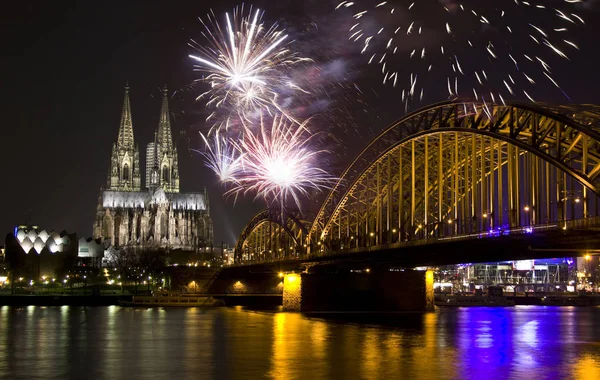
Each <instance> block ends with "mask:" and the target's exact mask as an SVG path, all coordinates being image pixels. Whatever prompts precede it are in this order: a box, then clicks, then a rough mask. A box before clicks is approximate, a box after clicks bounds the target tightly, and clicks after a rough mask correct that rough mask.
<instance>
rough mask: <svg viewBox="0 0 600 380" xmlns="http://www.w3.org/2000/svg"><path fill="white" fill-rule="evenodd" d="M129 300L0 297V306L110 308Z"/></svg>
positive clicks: (122, 297) (124, 297) (115, 297)
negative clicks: (120, 301) (121, 301)
mask: <svg viewBox="0 0 600 380" xmlns="http://www.w3.org/2000/svg"><path fill="white" fill-rule="evenodd" d="M131 299H132V296H128V295H105V296H95V295H6V296H0V306H111V305H118V304H119V300H124V301H131Z"/></svg>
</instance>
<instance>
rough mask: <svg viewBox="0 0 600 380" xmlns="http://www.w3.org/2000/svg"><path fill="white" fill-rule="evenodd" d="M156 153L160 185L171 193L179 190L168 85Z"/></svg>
mask: <svg viewBox="0 0 600 380" xmlns="http://www.w3.org/2000/svg"><path fill="white" fill-rule="evenodd" d="M155 140H156V141H155V147H154V149H155V151H154V152H155V154H156V157H157V164H158V169H159V172H158V173H159V176H160V186H161V187H162V188H163V189H164V191H166V192H169V193H178V192H179V167H178V166H179V165H178V159H177V148H176V147H175V145H174V144H173V135H172V134H171V118H170V116H169V97H168V92H167V87H166V86H165V87H164V89H163V100H162V107H161V110H160V119H159V122H158V130H157V133H156V139H155Z"/></svg>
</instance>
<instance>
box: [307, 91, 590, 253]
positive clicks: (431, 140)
mask: <svg viewBox="0 0 600 380" xmlns="http://www.w3.org/2000/svg"><path fill="white" fill-rule="evenodd" d="M556 109H558V110H559V111H560V112H562V113H565V108H564V107H563V108H555V109H550V108H541V107H537V106H535V107H534V106H523V105H507V106H502V105H486V104H477V103H464V102H460V103H457V102H445V103H440V104H437V105H433V106H431V107H428V108H425V109H422V110H420V111H417V112H415V113H413V114H411V115H409V116H407V117H405V118H403V119H401V120H400V121H398V122H397V123H395V124H394V125H392V126H391V127H390V128H388V129H387V130H385V131H384V132H383V133H381V134H380V135H379V136H378V137H377V138H376V139H375V140H374V141H373V142H372V143H371V144H370V145H369V146H368V147H367V148H366V149H365V150H364V151H363V152H362V153H361V154H360V155H359V157H358V158H357V159H356V160H355V161H354V162H353V163H352V164H351V165H350V166H349V167H348V169H347V170H346V172H345V173H344V174H343V176H342V179H341V180H340V181H339V182H338V184H337V185H336V187H335V188H334V189H333V191H332V192H331V193H330V194H329V196H328V198H327V200H326V201H325V203H324V204H323V206H322V207H321V210H320V211H319V213H318V214H317V217H316V219H315V221H314V222H313V224H312V227H311V230H310V233H309V237H308V239H309V240H308V243H309V245H311V246H312V247H313V250H314V249H315V248H317V249H318V250H319V251H322V250H324V249H331V248H333V247H329V248H328V247H327V246H328V244H326V243H325V240H326V239H329V240H336V238H334V236H335V235H336V234H337V240H343V239H342V235H344V234H343V233H342V231H341V230H342V229H343V228H344V222H343V217H344V215H345V216H346V218H349V217H350V216H349V215H350V214H349V210H348V208H354V209H355V210H354V220H360V218H361V217H360V215H361V213H363V214H364V215H363V217H362V218H363V219H364V220H367V219H368V217H367V216H366V215H367V214H369V213H370V214H373V213H375V214H377V215H379V218H377V219H375V222H373V223H375V225H373V226H372V227H371V231H368V230H369V228H367V225H368V224H365V228H364V231H365V232H364V233H368V234H369V235H371V234H374V236H369V238H376V240H377V241H378V242H383V241H384V239H383V236H381V234H382V231H383V230H384V228H383V226H384V225H385V226H386V227H390V228H388V229H387V230H389V231H392V230H393V229H394V228H391V227H392V225H393V224H394V223H392V220H393V212H391V210H392V209H394V207H395V208H398V207H401V208H402V212H405V210H406V207H408V210H410V214H409V218H410V222H411V223H410V225H411V226H412V225H416V226H417V227H418V226H419V224H420V225H423V223H425V225H426V226H427V227H426V228H423V231H425V230H426V229H427V230H428V231H427V232H422V234H424V235H423V236H428V234H429V233H431V232H432V231H431V229H432V228H433V227H431V226H429V223H430V222H431V221H435V223H437V227H435V229H437V230H438V232H437V233H438V234H440V233H442V232H441V231H442V230H446V229H448V228H449V227H448V226H446V227H444V228H442V227H441V226H440V225H441V221H442V220H444V219H445V220H447V221H450V223H448V224H453V223H454V220H457V219H458V220H459V223H457V225H458V224H460V222H461V221H462V226H460V227H458V226H456V227H454V228H455V229H457V232H458V231H459V230H460V231H466V230H471V229H472V228H471V227H469V228H467V225H470V224H471V223H465V220H466V219H465V217H466V216H467V215H468V214H469V213H471V214H472V215H471V218H476V217H477V216H476V214H477V213H479V214H481V218H483V214H487V213H493V211H491V212H486V210H483V208H484V207H487V208H488V209H492V207H493V204H492V203H490V201H489V199H493V194H492V193H490V191H488V190H492V189H493V188H494V186H495V187H496V190H498V187H500V188H501V189H502V190H503V191H504V190H505V189H504V188H506V189H511V190H510V191H511V193H510V194H508V193H507V194H504V193H503V192H500V193H499V194H498V195H497V200H496V201H495V202H496V203H497V204H496V207H498V206H500V207H501V208H502V207H504V204H505V203H506V202H509V203H506V204H507V205H508V206H507V207H509V210H510V211H509V212H508V215H507V216H504V214H500V213H498V212H496V213H495V215H493V216H494V219H496V218H497V219H498V220H497V221H495V222H496V224H497V223H500V224H502V222H503V220H504V219H507V221H508V222H509V225H511V226H515V225H518V224H519V223H520V222H521V220H522V218H523V215H521V213H520V212H518V208H517V205H519V204H520V198H519V195H520V193H521V191H522V189H521V187H522V185H520V183H529V185H528V186H529V187H530V188H532V187H531V180H532V178H533V179H540V178H543V179H544V180H545V181H551V182H549V183H547V184H545V186H546V188H545V189H543V190H540V189H537V190H536V191H534V192H533V193H532V194H531V196H529V197H528V199H529V202H534V201H536V206H535V210H532V212H531V215H533V214H534V213H535V218H536V219H535V220H536V222H539V221H541V220H544V219H545V220H548V221H550V220H551V219H552V218H549V216H550V214H551V212H550V211H549V210H548V207H545V208H544V210H543V211H544V212H545V214H542V212H541V209H540V207H541V206H540V205H541V203H540V202H541V200H540V199H541V198H540V194H538V193H540V191H541V192H542V193H544V196H545V198H544V199H545V200H544V201H545V202H546V203H552V202H551V198H552V197H551V196H550V193H549V190H550V189H549V186H550V183H552V184H553V185H554V184H556V183H558V182H552V181H555V180H560V183H561V185H560V187H561V189H560V190H556V191H553V192H552V193H555V194H554V197H555V198H556V199H555V201H554V204H555V205H557V204H558V203H559V202H563V203H564V202H565V200H564V199H565V198H568V197H566V195H567V194H570V193H573V194H575V193H576V192H580V193H581V195H580V196H579V198H573V197H571V198H573V199H585V201H584V207H585V208H586V210H585V211H584V214H586V215H589V211H588V208H589V199H588V198H589V197H588V193H589V192H590V191H591V192H594V193H596V194H597V193H598V192H599V190H600V178H599V174H600V135H599V134H598V132H597V130H596V128H598V127H599V125H598V120H600V117H599V116H598V115H600V112H597V111H598V110H597V108H595V107H586V108H585V110H580V109H573V108H566V111H570V112H572V115H569V116H566V115H563V114H561V113H557V112H555V111H556ZM590 110H591V111H590ZM426 136H428V137H426ZM465 136H472V137H469V138H470V139H471V140H470V141H471V142H470V143H467V142H466V141H467V140H468V139H469V138H467V137H465ZM465 139H466V140H465ZM445 140H446V141H450V142H453V143H454V146H453V147H452V146H450V145H448V143H446V142H444V141H445ZM407 143H409V144H410V149H409V148H408V147H407V145H406V144H407ZM400 147H402V148H400ZM457 149H458V152H457ZM396 150H398V152H402V151H403V150H404V151H410V154H409V155H410V156H406V154H407V153H402V154H399V155H398V158H397V159H396V161H394V160H392V159H391V157H394V154H395V152H396ZM466 152H469V154H467V153H466ZM424 157H428V159H427V160H424ZM452 157H454V161H452V163H453V164H452V165H453V166H452V167H451V168H448V167H447V164H446V163H447V162H448V160H449V159H450V158H452ZM511 157H512V158H511ZM436 160H437V161H440V162H442V165H437V164H436V162H437V161H436ZM407 161H409V162H410V165H404V163H406V162H407ZM413 162H414V163H415V165H412V163H413ZM542 163H543V164H542ZM395 165H399V168H400V169H399V170H400V171H399V172H394V171H391V168H393V167H394V166H395ZM540 166H544V168H543V170H542V169H541V168H540ZM546 166H547V168H546ZM492 167H493V168H494V170H495V171H496V172H495V174H493V175H491V174H490V172H488V171H490V168H492ZM388 168H389V169H388ZM499 168H500V170H499ZM526 168H527V170H531V173H529V172H527V176H528V177H527V179H526V180H525V181H523V180H522V179H521V180H519V173H520V169H521V170H526ZM440 170H441V172H442V173H454V174H453V175H452V178H450V177H448V178H446V180H444V175H443V174H440V173H439V172H440ZM446 170H451V172H446ZM540 170H541V171H540ZM407 171H410V172H411V177H410V181H408V182H407V181H406V179H407V178H408V175H409V174H408V173H407ZM420 171H421V172H420ZM436 171H437V172H436ZM377 172H378V173H379V175H377V174H373V173H377ZM551 172H552V173H553V174H552V173H551ZM415 173H420V174H421V175H422V177H419V176H417V175H415ZM540 173H542V174H541V176H540ZM440 175H441V176H442V178H441V179H440V178H432V176H438V177H439V176H440ZM448 175H449V174H448ZM567 176H568V177H569V178H570V179H571V182H568V181H567V179H566V178H567ZM425 177H427V178H428V179H427V181H425ZM398 178H403V181H398ZM471 178H475V180H470V179H471ZM573 179H574V180H575V182H576V183H577V184H578V186H579V187H580V188H579V189H572V190H571V189H570V188H572V187H576V186H575V185H573V186H570V185H567V184H571V183H573ZM448 180H450V182H451V183H452V184H451V185H449V184H448V183H447V182H448ZM365 181H366V182H365ZM369 181H370V182H369ZM394 181H395V182H396V183H394ZM498 181H500V184H499V183H498ZM398 182H401V183H402V190H403V191H404V192H405V193H408V194H410V195H409V196H410V200H403V202H399V201H398V200H397V202H396V203H394V202H392V206H391V207H390V208H389V209H390V212H388V211H387V209H385V208H386V207H387V203H386V201H385V199H386V198H385V195H384V194H386V193H388V192H390V191H392V189H393V190H394V191H398V186H399V184H398ZM438 182H439V183H441V184H442V186H441V187H438V186H437V185H436V184H437V183H438ZM382 183H385V185H384V190H383V191H381V190H374V189H381V188H380V187H379V185H381V184H382ZM409 184H410V187H409V188H407V187H408V186H409ZM449 186H454V187H452V188H450V187H449ZM457 186H458V188H457ZM490 186H491V187H490ZM557 188H558V187H557ZM449 190H452V191H453V194H454V195H452V197H454V198H452V202H450V201H449V199H448V197H449V196H450V193H447V194H446V197H444V194H445V193H446V192H447V191H449ZM432 191H435V192H437V193H436V194H435V195H436V196H434V197H432V194H431V192H432ZM477 192H479V194H477ZM371 193H373V194H379V195H377V196H374V197H371V196H370V194H371ZM557 193H560V194H562V196H561V195H560V194H558V195H557ZM425 194H427V196H425ZM469 197H470V199H469V202H470V204H469V202H467V201H466V200H464V201H462V202H461V199H466V198H469ZM371 198H373V199H371ZM392 198H393V197H392ZM438 198H439V200H438ZM561 199H562V201H561ZM449 202H450V203H452V204H451V205H450V204H449ZM498 202H499V203H498ZM347 204H348V205H347ZM350 204H351V205H350ZM361 205H362V206H364V207H365V209H364V210H362V211H361ZM368 205H370V206H368ZM466 205H468V206H469V207H467V206H466ZM526 206H527V205H526ZM543 206H547V205H543ZM369 207H371V209H370V210H369ZM420 207H422V208H423V211H422V212H421V215H419V211H418V210H419V208H420ZM431 207H434V208H436V212H435V213H433V214H432V213H431ZM527 207H533V206H527ZM463 208H464V209H463ZM384 209H385V210H386V211H385V212H386V216H385V217H384V216H383V214H381V212H382V210H384ZM562 209H564V207H563V208H562ZM367 210H369V211H367ZM394 210H395V212H398V211H397V210H396V209H394ZM425 210H428V211H427V212H425ZM444 210H446V211H444ZM503 211H506V210H503ZM561 212H562V213H563V215H564V211H561ZM387 214H390V216H388V215H387ZM555 214H556V212H555ZM357 215H358V219H357ZM542 215H547V216H544V217H542ZM461 217H462V218H461ZM532 217H533V216H532ZM406 218H407V216H406V215H405V216H403V217H398V222H397V223H395V225H396V229H403V227H402V226H403V225H404V226H407V222H406V220H404V219H406ZM486 218H487V217H486ZM563 218H564V216H563ZM348 220H350V219H348ZM419 220H420V221H419ZM490 220H491V218H490ZM345 223H346V224H347V225H346V227H345V228H346V234H345V235H347V238H348V239H357V238H358V235H357V237H354V238H353V237H352V234H350V231H349V230H350V229H351V228H355V231H354V232H355V234H356V232H357V231H359V232H360V228H357V227H358V224H356V223H357V222H355V225H353V226H352V227H351V226H350V224H351V222H349V221H348V222H345ZM488 223H492V222H488ZM476 224H477V225H479V226H480V227H481V228H482V227H483V225H484V224H485V223H484V222H483V221H479V222H476ZM336 226H337V227H336ZM334 229H337V230H336V231H333V230H334ZM403 233H406V232H403ZM411 233H412V232H411ZM388 234H390V233H389V232H388ZM390 239H391V237H389V236H388V237H387V240H390ZM398 239H400V237H398ZM321 243H322V244H323V245H322V246H321V247H318V246H317V245H321ZM336 244H337V245H343V244H344V243H341V242H340V243H336ZM345 244H346V245H348V243H345ZM355 244H357V243H355Z"/></svg>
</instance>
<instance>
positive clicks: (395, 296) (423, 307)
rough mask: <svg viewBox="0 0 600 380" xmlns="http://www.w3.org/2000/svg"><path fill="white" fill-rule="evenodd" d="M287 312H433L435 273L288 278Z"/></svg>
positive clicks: (290, 276)
mask: <svg viewBox="0 0 600 380" xmlns="http://www.w3.org/2000/svg"><path fill="white" fill-rule="evenodd" d="M283 308H284V310H286V311H427V310H432V309H433V272H431V271H427V272H425V271H412V270H406V271H396V270H389V269H385V270H381V271H370V270H367V271H363V272H361V273H351V272H346V273H318V272H316V273H302V274H286V275H285V277H284V285H283Z"/></svg>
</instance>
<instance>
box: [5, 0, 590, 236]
mask: <svg viewBox="0 0 600 380" xmlns="http://www.w3.org/2000/svg"><path fill="white" fill-rule="evenodd" d="M15 3H17V2H15ZM335 3H336V2H335V1H332V2H331V3H329V2H328V1H314V0H310V1H304V2H298V1H288V0H282V1H277V2H274V1H266V2H265V1H263V2H258V4H257V3H255V4H256V5H258V6H263V5H264V4H268V6H267V8H266V10H267V16H266V18H267V20H268V21H275V20H277V19H279V18H281V19H283V20H284V23H285V25H286V27H287V28H288V30H292V31H302V30H303V29H304V28H305V26H306V25H307V24H310V22H315V23H316V24H320V25H323V24H326V23H335V18H334V16H329V13H327V12H331V9H332V8H333V7H332V4H335ZM588 3H589V4H590V6H589V8H590V9H589V10H588V11H585V12H584V11H582V12H581V13H582V15H584V17H585V18H586V21H587V26H586V27H585V28H581V30H580V31H579V32H578V33H579V34H578V35H577V36H576V37H577V38H576V41H577V42H578V43H579V45H580V47H581V52H579V53H578V54H575V55H574V56H573V57H572V58H571V61H570V62H568V64H563V65H562V66H559V67H558V69H557V71H556V72H554V74H555V77H556V78H557V79H559V80H560V81H561V83H562V84H563V88H564V89H565V91H566V92H567V93H568V94H569V95H570V96H571V98H572V100H573V102H575V103H597V104H600V95H598V90H597V89H598V88H600V78H599V74H598V64H597V62H600V57H599V56H598V54H599V53H598V48H597V42H596V41H597V38H598V36H599V35H600V27H599V26H598V25H600V17H599V14H598V12H597V11H595V10H594V9H595V8H597V6H595V7H594V6H591V4H592V3H593V2H588ZM237 4H238V2H234V1H226V0H222V1H213V0H211V1H194V2H181V1H144V2H142V1H118V2H116V1H115V2H112V1H105V2H89V1H54V2H49V1H42V2H39V3H37V2H29V1H23V2H19V4H18V5H15V4H13V5H12V6H11V7H10V8H5V10H4V12H2V15H1V16H0V18H1V24H0V26H1V29H0V30H2V31H3V32H2V36H3V38H2V40H3V44H2V45H3V46H2V52H1V54H2V57H1V62H0V69H1V70H0V91H1V96H2V98H1V99H0V107H1V108H0V110H1V114H2V117H1V119H0V120H1V121H0V123H1V124H2V127H1V128H0V142H1V145H0V169H1V170H0V172H1V173H2V179H1V182H0V202H1V205H2V206H1V207H0V231H5V232H3V233H7V232H9V231H11V230H12V227H13V226H14V225H16V224H20V223H26V222H27V221H30V222H31V223H33V224H37V225H39V226H41V227H42V228H46V229H48V230H52V229H54V230H59V231H60V230H67V231H69V232H77V233H78V234H79V235H80V236H90V235H91V233H92V223H93V221H94V215H95V208H96V203H97V198H98V195H99V188H100V186H102V185H103V184H104V183H105V181H106V174H107V170H108V167H109V160H110V151H111V145H112V143H113V141H115V140H116V137H117V132H118V127H119V118H120V113H121V107H122V101H123V86H124V83H125V82H126V81H129V85H130V87H131V92H130V94H131V106H132V114H133V125H134V134H135V138H136V141H137V142H138V144H139V146H140V149H141V150H142V151H143V150H144V147H145V145H146V144H147V143H148V142H150V141H151V139H152V135H153V131H154V130H155V129H156V127H157V125H158V117H159V112H160V90H159V89H160V88H161V87H162V86H163V85H167V86H168V87H169V89H171V90H173V91H172V94H173V99H172V101H171V110H172V111H173V121H174V123H173V133H174V135H175V138H176V140H177V143H178V147H179V155H180V157H179V162H180V177H181V190H182V191H202V190H203V188H204V186H207V187H208V190H209V194H210V196H211V212H212V216H213V220H214V229H215V241H216V242H217V243H218V242H220V241H225V242H226V243H230V244H232V243H234V241H235V238H236V237H237V235H238V234H239V232H240V230H241V229H242V227H243V226H244V225H245V223H246V222H247V221H248V220H249V219H250V217H251V216H252V215H253V214H254V213H255V212H256V211H258V210H260V209H261V208H262V205H261V204H260V203H254V204H253V203H252V202H251V200H250V199H245V200H239V199H238V202H237V204H236V205H234V204H233V200H231V199H230V200H227V199H224V198H223V196H222V189H221V187H220V185H218V184H216V183H215V179H214V176H212V175H211V173H210V172H209V171H208V170H206V169H205V168H204V167H203V165H202V160H201V158H200V157H199V156H198V155H197V154H195V153H193V152H190V151H189V148H190V147H191V148H196V147H197V146H195V142H194V141H195V139H194V138H193V137H192V138H191V139H190V135H192V133H191V131H193V130H194V128H196V127H197V126H198V124H201V121H202V119H203V117H204V116H205V111H204V109H203V105H202V104H198V103H194V101H193V99H194V97H195V94H197V92H194V91H192V90H189V87H188V85H189V84H190V83H191V82H192V81H193V80H194V79H195V78H196V73H194V72H193V71H192V62H191V61H190V59H188V58H187V56H188V54H190V53H191V50H190V48H189V47H188V46H187V42H188V41H189V39H190V38H194V37H197V36H198V32H199V30H200V25H199V23H198V21H197V16H204V15H205V14H206V12H207V11H208V9H209V8H210V7H211V6H212V7H213V8H214V10H215V12H216V13H221V12H223V11H229V10H230V9H231V8H232V7H233V6H235V5H237ZM295 21H297V25H294V22H295ZM323 26H325V25H323ZM296 28H297V29H296ZM324 37H325V38H323V39H322V40H319V41H315V43H314V48H315V49H322V50H328V51H330V52H331V55H333V54H336V53H339V54H340V56H341V57H343V58H348V50H346V48H345V47H343V46H342V47H341V44H342V43H343V42H344V40H345V36H344V35H341V36H339V38H337V39H336V40H335V44H331V43H330V42H329V41H327V40H326V38H332V36H324ZM319 44H327V45H326V46H321V45H319ZM348 59H350V58H348ZM360 62H362V61H359V62H358V63H355V66H352V67H354V68H356V67H358V68H359V69H360V70H364V73H362V74H360V75H358V78H353V79H356V80H357V81H359V84H360V86H361V88H362V89H363V91H364V92H365V93H370V94H374V93H376V94H377V95H372V96H371V97H372V99H371V100H372V102H373V103H372V109H370V111H369V112H370V114H369V115H368V116H364V115H363V116H361V115H358V116H357V118H356V123H357V124H358V125H359V128H363V131H364V133H362V134H363V136H365V137H369V138H370V137H371V136H372V134H373V133H374V131H376V130H378V129H380V128H381V127H383V126H385V124H387V123H388V122H390V121H392V120H393V119H395V118H398V117H400V116H402V112H401V111H399V110H400V109H401V107H399V106H398V103H399V102H398V93H397V92H394V91H393V90H391V89H389V88H384V87H382V86H381V85H379V83H380V79H381V78H380V77H379V76H378V75H379V74H378V73H377V72H376V70H375V72H374V73H373V72H372V70H371V72H369V70H370V69H369V68H368V67H367V66H366V65H365V66H364V67H360V66H359V65H360ZM445 96H446V94H445V93H441V94H440V95H439V99H437V100H442V99H444V98H445ZM543 100H544V101H549V102H565V100H564V98H563V97H561V95H560V93H558V92H557V93H556V94H550V95H547V97H546V98H544V99H543ZM358 108H361V107H358ZM363 108H364V107H363ZM367 120H369V121H370V122H371V123H372V122H373V120H375V121H376V122H375V123H374V124H376V126H373V125H366V124H364V123H366V121H367ZM363 124H364V127H363V126H362V125H363ZM190 141H192V143H191V144H190ZM357 141H358V142H356V141H354V142H352V141H350V142H348V143H347V145H352V144H358V145H360V144H363V143H366V140H365V139H357ZM142 159H143V157H142ZM142 162H144V161H142Z"/></svg>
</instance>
